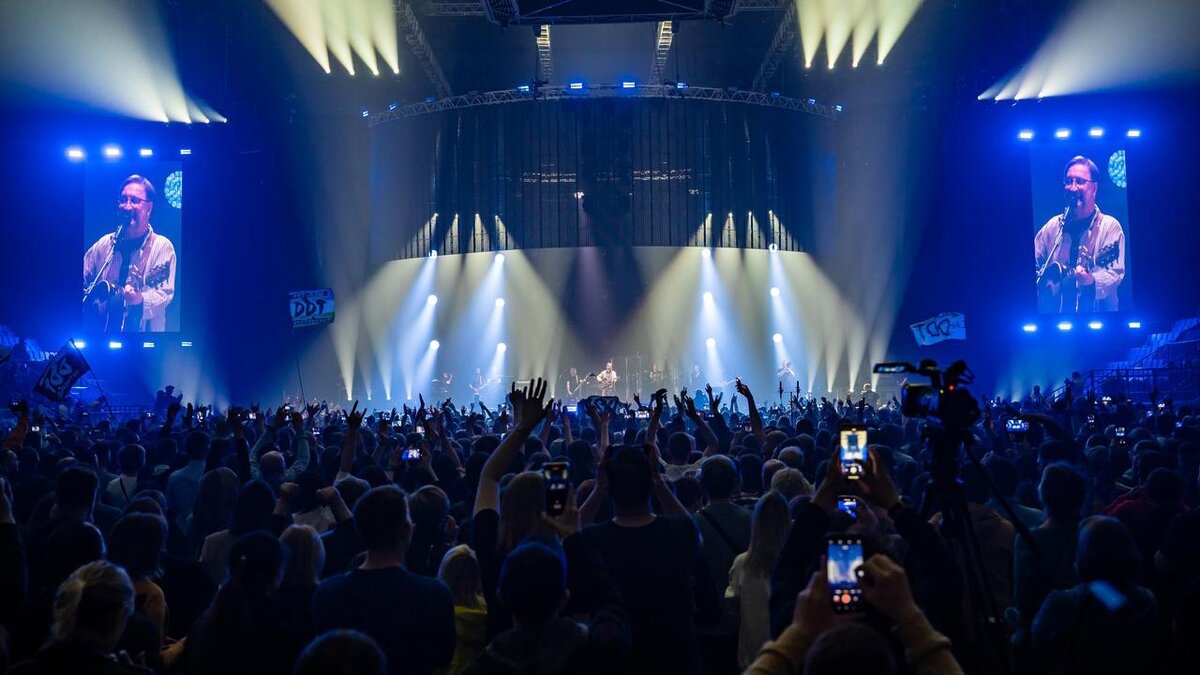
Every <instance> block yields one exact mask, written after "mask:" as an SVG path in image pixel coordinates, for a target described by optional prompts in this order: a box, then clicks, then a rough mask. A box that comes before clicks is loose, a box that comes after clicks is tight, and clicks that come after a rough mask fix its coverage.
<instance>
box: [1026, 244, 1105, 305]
mask: <svg viewBox="0 0 1200 675" xmlns="http://www.w3.org/2000/svg"><path fill="white" fill-rule="evenodd" d="M1120 257H1121V250H1120V242H1116V241H1114V242H1112V243H1111V244H1108V245H1107V246H1103V247H1101V248H1100V250H1099V251H1097V252H1096V257H1095V259H1093V258H1092V257H1091V256H1090V255H1088V252H1087V249H1086V248H1085V247H1083V246H1080V247H1079V260H1078V262H1077V263H1076V265H1075V266H1074V267H1068V266H1067V265H1063V264H1061V263H1059V262H1057V261H1054V262H1051V263H1050V265H1049V266H1048V267H1047V268H1046V272H1045V274H1043V275H1042V279H1041V283H1039V284H1038V304H1039V305H1040V306H1045V305H1046V304H1050V305H1052V306H1054V307H1056V308H1057V310H1056V311H1060V312H1061V311H1063V310H1064V309H1066V307H1064V306H1063V302H1064V300H1074V303H1075V309H1074V311H1076V312H1078V311H1079V310H1080V308H1081V307H1090V306H1091V304H1092V301H1093V296H1094V295H1095V293H1096V286H1095V284H1092V285H1089V286H1079V285H1078V284H1077V283H1076V279H1077V278H1078V276H1079V275H1078V273H1077V272H1076V268H1077V267H1082V268H1084V269H1085V270H1087V272H1088V274H1092V273H1094V272H1096V271H1097V270H1105V269H1108V268H1110V267H1112V266H1113V263H1115V262H1117V259H1118V258H1120Z"/></svg>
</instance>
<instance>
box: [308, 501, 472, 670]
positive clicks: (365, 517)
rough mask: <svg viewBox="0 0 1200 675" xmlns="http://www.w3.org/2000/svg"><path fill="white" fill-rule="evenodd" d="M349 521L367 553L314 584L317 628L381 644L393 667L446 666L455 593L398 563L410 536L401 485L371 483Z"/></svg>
mask: <svg viewBox="0 0 1200 675" xmlns="http://www.w3.org/2000/svg"><path fill="white" fill-rule="evenodd" d="M354 527H355V528H356V529H357V530H358V533H359V536H360V537H362V540H363V543H364V544H366V547H367V557H366V560H365V561H364V562H363V564H362V565H361V566H360V567H358V568H356V569H353V570H351V571H349V572H347V573H345V574H341V575H338V576H335V577H330V578H328V579H326V580H325V581H323V582H321V585H320V586H319V587H317V592H316V594H315V595H314V596H313V616H314V617H315V618H316V622H317V630H318V631H326V630H331V629H335V628H353V629H355V630H359V631H362V632H363V633H366V634H367V635H369V636H371V637H372V638H374V639H375V641H376V642H378V643H379V644H380V646H382V647H383V649H384V652H385V653H386V654H387V657H388V666H389V668H390V669H391V672H393V673H417V674H424V673H432V672H433V671H434V669H435V668H440V667H442V666H446V665H449V663H450V660H451V658H452V657H453V656H454V600H453V598H452V597H451V595H450V591H449V589H447V588H446V586H445V585H443V584H442V583H441V582H439V581H437V580H436V579H430V578H428V577H423V576H420V575H417V574H413V573H412V572H409V571H408V570H406V569H405V568H404V553H405V551H406V550H407V548H408V543H409V538H410V537H411V536H412V522H411V521H410V520H409V517H408V500H407V498H406V497H405V495H404V492H403V491H401V490H400V489H399V488H397V487H395V486H390V485H389V486H383V487H377V488H373V489H372V490H371V491H370V492H368V493H367V494H366V495H364V496H363V497H362V498H361V499H359V500H358V503H357V504H356V505H355V506H354ZM398 608H404V609H403V611H397V610H398Z"/></svg>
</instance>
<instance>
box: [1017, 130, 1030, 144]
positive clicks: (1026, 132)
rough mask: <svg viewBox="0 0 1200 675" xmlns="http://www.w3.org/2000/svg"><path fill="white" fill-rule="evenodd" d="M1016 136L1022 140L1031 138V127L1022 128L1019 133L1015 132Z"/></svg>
mask: <svg viewBox="0 0 1200 675" xmlns="http://www.w3.org/2000/svg"><path fill="white" fill-rule="evenodd" d="M1017 138H1019V139H1021V140H1023V141H1032V140H1033V131H1032V130H1031V129H1022V130H1021V133H1019V134H1017Z"/></svg>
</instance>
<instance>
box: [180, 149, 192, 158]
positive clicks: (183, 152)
mask: <svg viewBox="0 0 1200 675" xmlns="http://www.w3.org/2000/svg"><path fill="white" fill-rule="evenodd" d="M179 154H180V156H182V157H187V156H188V155H190V154H192V149H191V148H180V149H179Z"/></svg>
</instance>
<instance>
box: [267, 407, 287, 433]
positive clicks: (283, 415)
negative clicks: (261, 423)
mask: <svg viewBox="0 0 1200 675" xmlns="http://www.w3.org/2000/svg"><path fill="white" fill-rule="evenodd" d="M287 414H288V413H287V406H284V405H281V406H279V407H278V408H276V410H275V418H274V422H273V423H272V424H271V426H272V427H274V428H275V429H276V430H279V429H282V428H283V425H284V422H285V421H286V420H287Z"/></svg>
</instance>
